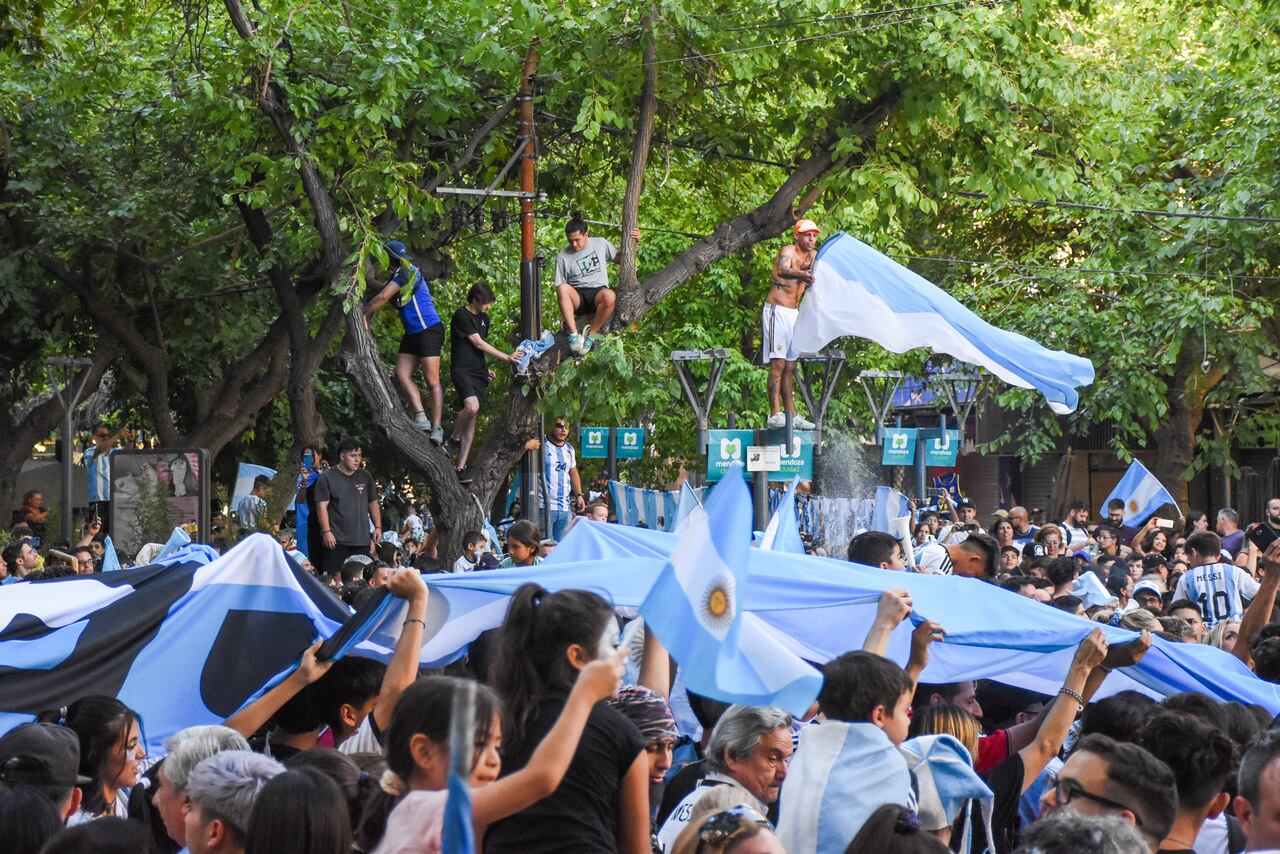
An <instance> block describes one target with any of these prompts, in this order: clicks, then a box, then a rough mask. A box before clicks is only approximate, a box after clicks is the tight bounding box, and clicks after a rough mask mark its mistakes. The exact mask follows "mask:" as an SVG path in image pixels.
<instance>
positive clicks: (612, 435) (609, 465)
mask: <svg viewBox="0 0 1280 854" xmlns="http://www.w3.org/2000/svg"><path fill="white" fill-rule="evenodd" d="M605 467H606V469H607V470H608V472H609V480H617V479H618V428H617V427H610V428H609V458H608V460H607V462H606V463H605Z"/></svg>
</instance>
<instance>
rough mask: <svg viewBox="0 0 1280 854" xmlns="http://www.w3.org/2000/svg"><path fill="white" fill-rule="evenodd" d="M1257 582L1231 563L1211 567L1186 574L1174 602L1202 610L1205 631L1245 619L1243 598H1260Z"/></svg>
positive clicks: (1215, 564) (1197, 568)
mask: <svg viewBox="0 0 1280 854" xmlns="http://www.w3.org/2000/svg"><path fill="white" fill-rule="evenodd" d="M1258 587H1259V585H1258V582H1256V581H1254V580H1253V577H1252V576H1251V575H1249V573H1247V572H1245V571H1244V570H1243V569H1241V568H1240V567H1238V566H1235V565H1234V564H1230V563H1208V564H1205V565H1204V566H1197V567H1196V568H1195V569H1189V570H1187V571H1186V572H1185V573H1184V574H1183V576H1182V578H1180V579H1179V580H1178V587H1177V589H1176V590H1175V591H1174V593H1173V598H1174V599H1190V600H1191V601H1192V602H1195V603H1196V604H1197V605H1199V606H1200V613H1201V615H1203V617H1204V624H1205V627H1206V628H1210V629H1211V628H1213V626H1214V625H1215V624H1216V623H1219V622H1221V621H1222V620H1238V619H1240V618H1241V617H1242V616H1244V603H1243V602H1242V601H1241V596H1244V597H1245V598H1248V599H1252V598H1253V597H1254V596H1257V595H1258Z"/></svg>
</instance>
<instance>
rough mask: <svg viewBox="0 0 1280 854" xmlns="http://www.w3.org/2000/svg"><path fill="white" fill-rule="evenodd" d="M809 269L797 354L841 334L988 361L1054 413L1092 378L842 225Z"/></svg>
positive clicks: (1081, 365)
mask: <svg viewBox="0 0 1280 854" xmlns="http://www.w3.org/2000/svg"><path fill="white" fill-rule="evenodd" d="M813 275H814V283H813V284H812V285H811V286H810V287H809V290H808V292H807V293H806V294H805V298H804V302H803V303H802V304H801V306H800V316H799V317H798V318H797V319H796V326H795V335H794V338H793V346H794V347H795V349H796V350H797V351H799V352H801V353H816V352H818V351H819V350H821V349H822V348H823V347H825V346H826V345H827V344H828V343H829V342H831V341H833V340H835V339H836V338H839V337H841V336H843V335H852V336H855V337H858V338H868V339H870V340H872V341H875V342H876V343H877V344H879V345H880V346H882V347H884V348H885V349H886V350H890V351H892V352H894V353H905V352H906V351H908V350H913V349H915V348H917V347H924V348H927V349H928V350H930V351H932V352H935V353H947V354H948V355H951V356H954V357H955V358H957V359H959V360H960V361H962V362H968V363H969V364H972V365H978V366H980V367H983V368H986V369H987V370H988V371H990V372H991V373H993V374H995V375H996V376H997V377H999V378H1000V379H1002V380H1004V381H1005V382H1007V383H1009V384H1010V385H1015V386H1018V387H1019V388H1034V389H1036V390H1038V391H1039V392H1041V393H1042V394H1043V395H1044V397H1045V400H1047V401H1048V403H1049V407H1050V408H1051V409H1052V410H1053V411H1054V412H1057V413H1059V414H1065V413H1068V412H1072V411H1074V410H1075V408H1076V405H1077V404H1078V403H1079V395H1078V394H1077V393H1076V389H1077V388H1078V387H1080V386H1085V385H1089V384H1090V383H1092V382H1093V363H1092V362H1090V361H1089V360H1088V359H1084V358H1081V357H1080V356H1074V355H1072V354H1070V353H1064V352H1061V351H1058V350H1049V349H1047V348H1046V347H1044V346H1042V345H1040V344H1037V343H1036V342H1035V341H1032V340H1031V339H1030V338H1026V337H1024V336H1022V335H1018V334H1017V333H1014V332H1009V331H1006V330H1004V329H999V328H997V327H995V326H992V325H991V324H989V323H987V322H986V321H985V320H983V319H982V318H980V317H978V315H976V314H974V313H973V312H972V311H970V310H969V309H967V308H965V307H964V306H963V305H962V304H961V303H960V302H959V301H958V300H956V299H955V297H953V296H951V295H950V294H948V293H947V292H946V291H944V290H942V289H941V288H939V287H938V286H937V285H934V284H932V283H931V282H929V281H927V280H926V279H924V278H923V277H921V276H919V275H917V274H916V273H913V272H912V271H911V270H908V269H907V268H906V267H904V266H902V265H901V264H899V263H897V262H896V261H893V260H892V259H890V258H888V257H886V256H885V255H882V254H881V253H879V252H877V251H876V250H874V249H872V248H871V247H870V246H868V245H866V244H865V243H863V242H861V241H860V240H857V239H856V238H854V237H851V236H849V235H848V234H845V233H844V232H840V233H838V234H836V235H834V236H833V237H831V238H830V239H828V240H827V241H826V242H825V243H823V244H822V248H821V249H819V250H818V256H817V259H816V260H815V261H814V265H813Z"/></svg>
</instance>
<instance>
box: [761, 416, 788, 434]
mask: <svg viewBox="0 0 1280 854" xmlns="http://www.w3.org/2000/svg"><path fill="white" fill-rule="evenodd" d="M764 426H765V429H766V430H780V429H782V428H783V427H786V426H787V414H786V413H785V412H775V413H773V414H772V415H770V416H769V420H768V421H766V422H764Z"/></svg>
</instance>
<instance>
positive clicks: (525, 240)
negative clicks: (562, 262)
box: [516, 41, 547, 531]
mask: <svg viewBox="0 0 1280 854" xmlns="http://www.w3.org/2000/svg"><path fill="white" fill-rule="evenodd" d="M536 44H537V42H536V41H535V42H534V45H536ZM537 67H538V51H537V49H536V47H534V46H530V48H529V51H528V53H526V54H525V57H524V67H523V69H522V70H521V77H520V94H519V96H518V97H517V99H516V100H517V103H518V105H519V116H520V145H521V153H520V189H521V191H522V192H525V193H532V192H533V191H534V190H535V188H536V174H535V166H536V163H535V161H536V160H537V156H538V147H537V140H536V137H535V135H534V126H533V72H534V71H535V70H536V69H537ZM534 210H535V208H534V200H533V197H532V196H529V197H525V198H521V200H520V337H521V338H526V339H529V340H536V339H537V338H538V337H539V335H540V334H541V330H542V294H541V287H540V285H541V281H540V279H541V276H540V275H539V269H538V268H539V265H538V258H537V245H536V240H535V237H536V235H535V234H534V225H535V219H534V216H535V214H534ZM545 427H546V425H545V424H544V423H542V419H541V417H539V427H538V436H539V438H542V439H543V441H545V438H546V429H545ZM541 479H542V452H541V450H538V451H526V452H525V455H524V457H523V458H522V459H521V461H520V506H521V508H522V509H523V511H524V518H526V519H533V520H537V519H538V512H537V506H538V504H537V502H538V492H537V489H538V483H539V481H540V480H541ZM544 515H545V514H544ZM542 523H543V524H542V528H543V530H544V531H545V530H546V528H547V524H546V519H545V518H544V519H543V520H542Z"/></svg>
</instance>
